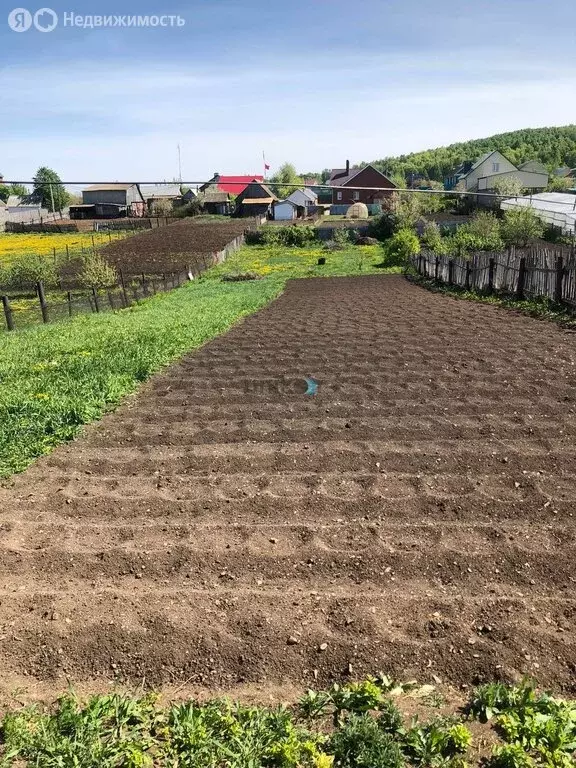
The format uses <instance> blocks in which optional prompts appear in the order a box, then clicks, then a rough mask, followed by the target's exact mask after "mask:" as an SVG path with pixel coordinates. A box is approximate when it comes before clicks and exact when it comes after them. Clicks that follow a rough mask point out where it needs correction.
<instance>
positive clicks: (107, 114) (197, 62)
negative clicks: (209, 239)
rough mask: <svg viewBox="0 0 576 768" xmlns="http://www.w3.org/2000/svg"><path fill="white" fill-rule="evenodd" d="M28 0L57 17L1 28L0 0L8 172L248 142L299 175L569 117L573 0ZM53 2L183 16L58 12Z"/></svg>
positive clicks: (208, 156)
mask: <svg viewBox="0 0 576 768" xmlns="http://www.w3.org/2000/svg"><path fill="white" fill-rule="evenodd" d="M20 2H21V3H22V4H23V6H24V7H25V8H27V9H29V10H30V11H31V12H32V13H35V12H36V11H38V10H39V9H40V7H41V4H40V3H39V2H38V0H36V2H35V4H34V5H31V4H30V2H29V0H20ZM44 2H47V3H49V4H50V8H51V9H53V10H54V11H55V12H56V13H57V14H58V17H59V24H58V26H57V27H56V28H55V29H54V30H53V31H51V32H41V31H39V30H37V29H36V28H34V26H32V27H31V28H30V29H29V30H27V31H24V32H15V31H13V30H12V29H11V28H10V26H9V24H8V15H9V13H10V12H11V11H12V10H13V9H14V8H15V7H16V5H17V0H16V2H14V0H0V5H1V9H0V171H1V172H2V173H3V174H4V177H5V178H6V179H10V180H23V181H26V180H29V179H31V178H32V176H33V174H34V172H35V171H36V169H37V168H38V167H39V166H41V165H46V166H49V167H51V168H54V170H56V171H57V172H58V173H59V175H60V177H61V178H62V179H63V180H65V181H68V182H71V181H79V182H89V181H142V182H146V181H156V180H172V179H174V178H178V175H179V166H178V149H177V147H178V145H180V147H181V160H182V176H183V178H184V180H186V181H200V180H204V179H207V178H209V177H210V176H212V174H213V173H214V172H219V173H221V174H243V173H246V174H256V173H262V166H263V159H262V155H263V152H264V153H265V155H266V161H267V163H268V164H269V165H270V166H271V173H273V172H274V171H275V170H276V169H277V168H278V166H280V165H281V164H282V163H284V162H286V161H288V162H292V163H293V164H295V165H296V167H297V169H298V170H299V171H302V172H304V171H312V170H322V169H323V168H332V167H341V166H343V165H344V164H345V161H346V159H349V160H350V161H351V162H352V163H355V162H359V161H370V160H376V159H379V158H382V157H386V156H391V155H397V154H402V153H406V152H412V151H418V150H423V149H427V148H432V147H435V146H440V145H443V144H448V143H452V142H455V141H462V140H467V139H472V138H481V137H484V136H489V135H491V134H493V133H499V132H501V131H508V130H514V129H517V128H525V127H538V126H545V125H565V124H568V123H576V101H575V99H574V93H575V87H576V59H575V58H574V56H573V52H574V50H575V41H576V31H575V30H576V3H575V2H574V0H547V1H546V2H544V0H538V1H536V0H283V2H279V1H278V0H189V1H188V2H184V0H138V2H122V0H118V1H117V2H112V1H111V0H98V1H97V2H96V0H88V1H87V0H76V2H72V1H71V2H67V1H66V0H63V1H62V2H60V0H44ZM70 13H75V14H76V15H81V16H96V15H98V16H107V15H108V16H131V15H140V16H144V15H157V16H160V15H168V14H170V15H174V16H180V17H181V18H182V19H183V20H184V21H185V24H184V25H182V26H175V27H171V26H168V27H154V28H138V27H105V28H104V27H102V28H92V29H89V28H80V27H71V26H67V27H64V25H63V21H64V15H65V14H70ZM45 19H46V16H45V15H43V16H42V17H41V21H42V20H45ZM48 20H49V18H48ZM167 23H169V22H167Z"/></svg>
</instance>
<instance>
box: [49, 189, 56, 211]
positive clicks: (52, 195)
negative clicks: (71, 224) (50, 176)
mask: <svg viewBox="0 0 576 768" xmlns="http://www.w3.org/2000/svg"><path fill="white" fill-rule="evenodd" d="M50 199H51V200H52V213H56V208H55V207H54V185H53V184H50Z"/></svg>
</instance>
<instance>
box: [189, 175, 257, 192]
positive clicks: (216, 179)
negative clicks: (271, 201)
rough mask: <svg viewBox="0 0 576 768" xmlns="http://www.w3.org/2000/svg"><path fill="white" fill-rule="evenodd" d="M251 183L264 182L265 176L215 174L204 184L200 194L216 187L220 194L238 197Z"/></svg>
mask: <svg viewBox="0 0 576 768" xmlns="http://www.w3.org/2000/svg"><path fill="white" fill-rule="evenodd" d="M251 181H264V176H254V175H253V176H222V175H221V174H219V173H215V174H214V176H212V178H211V179H210V181H208V182H206V184H202V186H201V187H200V192H206V191H207V190H208V188H209V187H211V186H213V185H216V187H217V191H218V192H227V193H228V194H229V195H232V196H233V197H236V196H237V195H240V194H242V192H244V190H245V189H246V187H247V186H248V184H250V182H251Z"/></svg>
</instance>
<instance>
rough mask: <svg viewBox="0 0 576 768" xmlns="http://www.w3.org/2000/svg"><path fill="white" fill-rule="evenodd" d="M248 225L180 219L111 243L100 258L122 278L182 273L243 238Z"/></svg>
mask: <svg viewBox="0 0 576 768" xmlns="http://www.w3.org/2000/svg"><path fill="white" fill-rule="evenodd" d="M249 224H250V222H247V221H246V219H230V220H229V221H206V219H203V220H195V219H193V218H190V219H183V220H182V221H178V222H176V223H175V224H169V225H168V226H167V227H159V228H157V229H151V230H147V231H145V232H142V233H141V234H138V235H134V236H133V237H128V238H126V239H125V240H118V241H116V242H113V243H111V244H110V245H107V246H106V247H105V248H103V249H102V254H103V255H104V256H105V258H106V259H107V260H108V261H109V262H110V263H111V264H113V265H114V266H116V267H118V268H119V269H122V270H123V271H124V272H125V273H126V274H135V275H137V274H139V273H140V272H151V273H152V272H153V273H159V272H172V271H183V270H185V269H186V267H187V266H194V265H200V266H202V267H203V266H205V264H206V263H207V262H208V259H209V258H210V256H211V255H212V254H214V253H216V252H217V251H220V250H222V249H223V248H224V246H226V245H227V244H228V243H229V242H231V241H232V240H234V238H235V237H237V236H238V235H241V234H243V233H244V231H245V230H246V229H247V228H248V226H249Z"/></svg>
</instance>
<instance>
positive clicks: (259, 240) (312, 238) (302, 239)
mask: <svg viewBox="0 0 576 768" xmlns="http://www.w3.org/2000/svg"><path fill="white" fill-rule="evenodd" d="M317 240H318V232H317V231H316V229H315V228H314V227H309V226H298V225H294V226H291V227H275V226H270V227H263V228H262V229H260V230H257V231H255V232H249V233H247V234H246V243H247V244H248V245H283V246H287V247H293V248H305V247H306V246H307V245H310V244H311V243H314V242H316V241H317Z"/></svg>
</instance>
